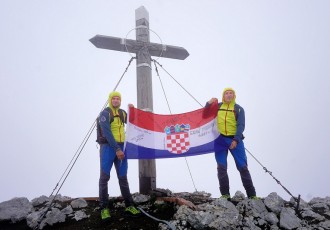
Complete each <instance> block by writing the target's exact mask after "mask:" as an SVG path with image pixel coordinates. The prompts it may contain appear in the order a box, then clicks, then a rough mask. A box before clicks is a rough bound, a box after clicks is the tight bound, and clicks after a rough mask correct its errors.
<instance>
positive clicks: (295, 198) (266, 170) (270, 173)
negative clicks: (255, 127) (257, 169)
mask: <svg viewBox="0 0 330 230" xmlns="http://www.w3.org/2000/svg"><path fill="white" fill-rule="evenodd" d="M245 150H246V151H247V152H248V153H249V154H250V155H251V156H252V157H253V158H254V159H255V160H256V161H257V162H258V163H259V165H260V166H261V167H262V168H263V170H265V172H266V173H269V175H270V176H271V177H273V179H274V180H275V181H276V182H277V184H279V185H280V186H282V188H283V189H284V190H285V191H286V192H287V193H288V194H289V195H290V196H291V197H292V198H293V199H294V200H295V201H296V202H298V198H297V197H294V196H293V195H292V193H291V192H290V191H289V190H288V189H287V188H286V187H284V186H283V185H282V184H281V182H280V181H279V180H278V179H277V178H276V177H274V176H273V173H272V172H271V171H269V170H268V169H267V168H266V167H265V166H263V165H262V164H261V163H260V161H259V160H258V159H257V158H256V157H255V156H253V154H252V153H251V152H250V151H249V150H248V149H247V148H245Z"/></svg>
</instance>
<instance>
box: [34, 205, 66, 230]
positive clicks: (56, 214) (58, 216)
mask: <svg viewBox="0 0 330 230" xmlns="http://www.w3.org/2000/svg"><path fill="white" fill-rule="evenodd" d="M65 219H66V216H65V214H64V213H62V212H61V211H60V210H59V209H57V208H52V210H51V211H49V212H47V214H46V218H45V219H44V220H42V221H41V223H40V229H43V228H44V227H45V226H46V225H47V224H48V225H50V226H52V225H53V224H56V223H62V222H65Z"/></svg>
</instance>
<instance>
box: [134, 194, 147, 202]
mask: <svg viewBox="0 0 330 230" xmlns="http://www.w3.org/2000/svg"><path fill="white" fill-rule="evenodd" d="M132 197H133V200H134V202H135V203H138V204H139V203H144V202H148V201H149V200H150V196H148V195H143V194H133V195H132Z"/></svg>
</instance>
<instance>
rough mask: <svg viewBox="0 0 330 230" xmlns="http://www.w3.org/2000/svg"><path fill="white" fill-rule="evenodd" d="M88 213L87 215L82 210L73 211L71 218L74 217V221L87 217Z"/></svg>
mask: <svg viewBox="0 0 330 230" xmlns="http://www.w3.org/2000/svg"><path fill="white" fill-rule="evenodd" d="M88 217H89V215H87V214H86V213H85V212H84V211H82V210H79V211H77V212H75V214H74V217H73V219H75V220H76V221H79V220H82V219H85V218H88Z"/></svg>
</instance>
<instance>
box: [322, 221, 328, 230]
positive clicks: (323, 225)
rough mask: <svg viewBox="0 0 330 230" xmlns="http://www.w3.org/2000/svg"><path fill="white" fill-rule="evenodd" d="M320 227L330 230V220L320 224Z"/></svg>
mask: <svg viewBox="0 0 330 230" xmlns="http://www.w3.org/2000/svg"><path fill="white" fill-rule="evenodd" d="M320 227H322V228H324V229H327V230H328V229H330V220H327V221H324V222H322V223H320Z"/></svg>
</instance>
